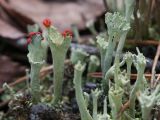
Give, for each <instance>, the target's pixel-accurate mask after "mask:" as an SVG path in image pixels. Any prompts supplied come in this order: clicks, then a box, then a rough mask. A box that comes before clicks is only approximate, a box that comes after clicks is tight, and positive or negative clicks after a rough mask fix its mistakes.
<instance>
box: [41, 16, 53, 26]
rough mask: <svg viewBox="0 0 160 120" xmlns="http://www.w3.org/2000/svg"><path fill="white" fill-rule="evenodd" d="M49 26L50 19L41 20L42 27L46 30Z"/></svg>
mask: <svg viewBox="0 0 160 120" xmlns="http://www.w3.org/2000/svg"><path fill="white" fill-rule="evenodd" d="M51 24H52V22H51V20H50V19H48V18H46V19H44V20H43V25H44V26H45V27H46V28H48V27H50V26H51Z"/></svg>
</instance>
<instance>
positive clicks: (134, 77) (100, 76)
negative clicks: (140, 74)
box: [88, 72, 160, 80]
mask: <svg viewBox="0 0 160 120" xmlns="http://www.w3.org/2000/svg"><path fill="white" fill-rule="evenodd" d="M159 75H160V74H156V76H157V77H158V76H159ZM88 76H90V77H94V78H102V73H101V72H95V73H89V74H88ZM144 76H145V77H146V78H148V79H150V78H151V76H152V75H151V74H144ZM136 78H137V74H131V79H132V80H134V79H136Z"/></svg>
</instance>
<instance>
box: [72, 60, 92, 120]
mask: <svg viewBox="0 0 160 120" xmlns="http://www.w3.org/2000/svg"><path fill="white" fill-rule="evenodd" d="M84 68H85V65H82V64H81V62H80V61H79V62H78V63H77V64H76V65H75V68H74V84H75V92H76V100H77V104H78V106H79V111H80V114H81V120H93V118H92V117H91V115H90V114H89V111H88V110H87V107H86V104H85V99H84V96H83V90H82V88H81V82H82V73H83V71H84Z"/></svg>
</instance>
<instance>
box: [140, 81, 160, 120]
mask: <svg viewBox="0 0 160 120" xmlns="http://www.w3.org/2000/svg"><path fill="white" fill-rule="evenodd" d="M159 99H160V84H159V85H158V86H157V87H156V88H155V90H154V91H153V92H152V93H151V94H150V95H149V92H148V91H144V92H143V93H141V92H140V95H138V100H139V102H140V105H141V111H142V118H143V120H150V119H151V118H152V115H151V111H152V109H153V107H154V105H156V102H157V101H158V100H159Z"/></svg>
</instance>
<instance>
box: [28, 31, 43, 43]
mask: <svg viewBox="0 0 160 120" xmlns="http://www.w3.org/2000/svg"><path fill="white" fill-rule="evenodd" d="M41 34H42V33H41V32H30V33H29V34H28V39H27V45H28V44H30V43H31V42H32V39H31V38H32V37H33V36H34V35H41Z"/></svg>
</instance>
